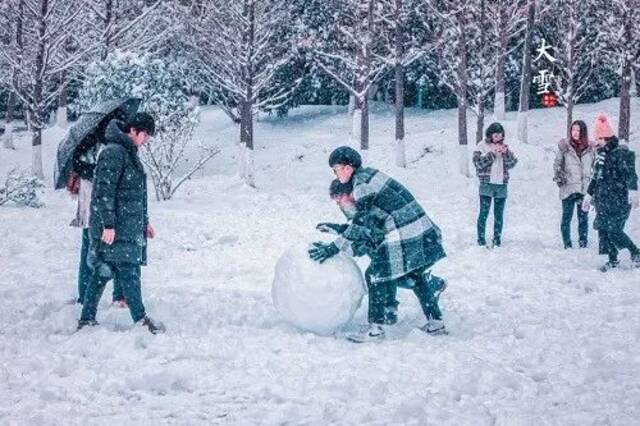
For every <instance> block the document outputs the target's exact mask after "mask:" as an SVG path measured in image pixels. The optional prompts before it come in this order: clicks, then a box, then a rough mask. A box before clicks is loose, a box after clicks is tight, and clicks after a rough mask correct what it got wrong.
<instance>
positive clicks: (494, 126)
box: [485, 123, 504, 140]
mask: <svg viewBox="0 0 640 426" xmlns="http://www.w3.org/2000/svg"><path fill="white" fill-rule="evenodd" d="M494 133H501V134H502V135H503V136H504V127H502V124H500V123H491V124H490V125H489V127H487V131H486V132H485V136H486V137H487V140H491V135H493V134H494Z"/></svg>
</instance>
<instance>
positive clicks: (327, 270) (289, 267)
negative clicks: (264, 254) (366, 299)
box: [271, 245, 365, 335]
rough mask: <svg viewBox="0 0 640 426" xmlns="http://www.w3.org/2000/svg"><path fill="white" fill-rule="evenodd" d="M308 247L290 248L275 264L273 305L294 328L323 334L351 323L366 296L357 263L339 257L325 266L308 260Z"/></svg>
mask: <svg viewBox="0 0 640 426" xmlns="http://www.w3.org/2000/svg"><path fill="white" fill-rule="evenodd" d="M308 249H309V247H308V246H307V245H298V246H294V247H292V248H290V249H289V250H287V251H286V252H284V254H283V255H282V256H281V257H280V259H279V260H278V263H277V264H276V271H275V277H274V279H273V287H272V290H271V295H272V297H273V304H274V305H275V307H276V309H277V310H278V312H279V313H280V314H281V315H282V317H283V318H284V319H285V320H287V321H288V322H289V323H290V324H291V325H293V326H295V327H297V328H300V329H302V330H305V331H312V332H314V333H317V334H321V335H329V334H333V333H334V332H335V331H337V330H338V329H340V327H342V326H343V325H345V324H346V323H348V322H349V321H350V320H351V318H353V314H354V313H355V312H356V310H357V309H358V307H359V306H360V302H361V301H362V296H364V293H365V286H364V282H363V279H362V273H361V272H360V268H359V267H358V265H356V263H355V262H354V261H353V260H352V259H351V258H350V257H347V256H344V255H342V254H338V255H337V256H334V257H332V258H331V259H329V260H327V261H326V262H324V263H323V264H320V263H318V262H314V261H313V260H311V259H310V258H309V254H308V253H307V250H308Z"/></svg>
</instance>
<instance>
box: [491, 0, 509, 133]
mask: <svg viewBox="0 0 640 426" xmlns="http://www.w3.org/2000/svg"><path fill="white" fill-rule="evenodd" d="M499 7H500V10H499V13H500V16H499V20H498V25H499V28H498V31H499V40H498V49H499V51H498V62H497V64H496V91H495V97H494V102H493V113H494V116H495V119H496V120H499V121H500V120H504V119H505V118H506V115H505V99H504V93H505V83H504V66H505V59H506V57H505V55H506V52H507V34H506V26H507V23H506V21H507V17H506V16H505V9H504V6H503V5H500V6H499Z"/></svg>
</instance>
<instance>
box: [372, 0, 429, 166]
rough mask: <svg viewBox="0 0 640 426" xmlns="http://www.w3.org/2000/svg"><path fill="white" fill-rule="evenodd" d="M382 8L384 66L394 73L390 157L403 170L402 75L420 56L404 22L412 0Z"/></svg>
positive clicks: (385, 2)
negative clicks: (393, 117)
mask: <svg viewBox="0 0 640 426" xmlns="http://www.w3.org/2000/svg"><path fill="white" fill-rule="evenodd" d="M380 2H381V5H382V22H383V27H384V29H385V30H384V31H383V32H382V34H383V37H384V41H385V42H386V44H387V47H386V49H385V52H387V53H388V54H389V57H388V58H386V62H387V64H388V65H389V66H390V67H392V68H393V71H394V91H395V115H396V120H395V144H394V154H395V155H394V157H395V162H396V165H397V166H398V167H407V156H406V145H405V140H404V137H405V126H404V74H405V68H406V67H407V66H409V65H410V64H411V63H412V62H414V61H415V60H417V59H418V58H420V57H421V56H422V55H423V54H424V50H422V49H420V48H419V46H418V45H417V42H416V40H415V39H414V38H412V34H411V31H410V27H409V24H408V20H409V18H410V15H411V14H412V13H413V10H414V9H415V5H416V4H415V1H414V0H380Z"/></svg>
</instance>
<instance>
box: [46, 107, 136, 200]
mask: <svg viewBox="0 0 640 426" xmlns="http://www.w3.org/2000/svg"><path fill="white" fill-rule="evenodd" d="M140 101H141V99H138V98H124V99H116V100H112V101H105V102H102V103H100V104H97V105H95V106H94V107H93V108H91V110H90V111H88V112H85V113H83V114H82V115H81V116H80V118H78V120H77V121H76V122H75V123H74V124H73V126H71V127H70V128H69V131H68V132H67V134H66V135H65V137H64V139H62V140H61V141H60V144H58V153H57V155H56V164H55V168H54V172H53V183H54V188H55V189H61V188H64V187H65V185H66V183H67V179H69V174H70V173H71V165H72V162H73V153H74V151H75V150H76V148H77V147H78V145H80V142H82V140H83V139H84V138H86V137H87V136H88V135H90V134H91V133H93V132H94V131H95V130H96V129H97V128H98V126H99V125H100V123H101V122H102V120H104V119H105V118H107V119H111V118H112V117H113V116H114V113H116V112H122V113H123V114H124V115H125V116H126V117H131V116H133V114H135V113H136V112H137V111H138V107H139V106H140Z"/></svg>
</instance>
